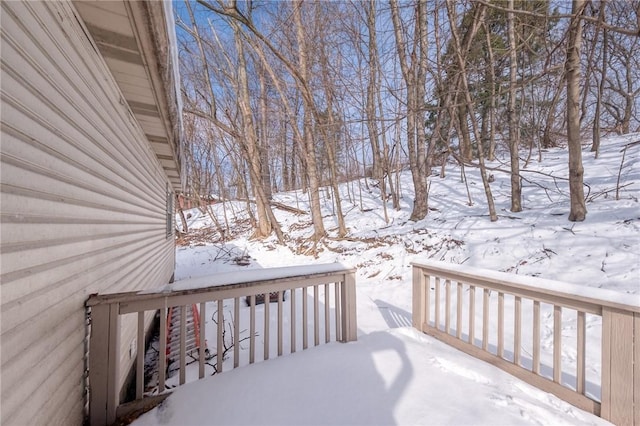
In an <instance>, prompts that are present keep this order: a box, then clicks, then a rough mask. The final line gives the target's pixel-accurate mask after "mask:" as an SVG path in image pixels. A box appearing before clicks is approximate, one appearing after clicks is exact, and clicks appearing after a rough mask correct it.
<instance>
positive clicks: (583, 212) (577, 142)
mask: <svg viewBox="0 0 640 426" xmlns="http://www.w3.org/2000/svg"><path fill="white" fill-rule="evenodd" d="M584 7H585V0H573V3H572V8H571V11H572V14H573V16H572V18H571V22H570V25H569V45H568V46H567V60H566V64H565V67H566V75H567V144H568V146H569V194H570V197H571V211H570V212H569V220H570V221H572V222H581V221H583V220H584V219H585V217H586V216H587V207H586V205H585V199H584V187H583V177H584V168H583V166H582V144H581V138H580V74H581V73H580V44H581V43H582V23H581V21H580V16H581V15H582V14H583V12H584Z"/></svg>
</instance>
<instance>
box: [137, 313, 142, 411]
mask: <svg viewBox="0 0 640 426" xmlns="http://www.w3.org/2000/svg"><path fill="white" fill-rule="evenodd" d="M143 393H144V311H140V312H138V339H137V342H136V399H141V398H142V395H143Z"/></svg>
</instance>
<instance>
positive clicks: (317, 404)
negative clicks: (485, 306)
mask: <svg viewBox="0 0 640 426" xmlns="http://www.w3.org/2000/svg"><path fill="white" fill-rule="evenodd" d="M638 140H640V134H633V135H626V136H622V137H615V138H608V139H605V140H603V141H602V147H601V152H600V155H599V158H598V159H595V158H594V155H593V153H590V152H589V151H588V150H587V149H585V151H584V152H583V162H584V169H585V178H584V180H585V184H586V185H587V186H586V187H585V196H586V199H587V210H588V214H587V218H586V220H585V221H584V222H580V223H573V222H569V221H568V220H567V216H568V213H569V190H568V181H567V180H566V179H567V176H568V170H567V153H566V150H564V149H561V148H557V149H551V150H548V151H545V152H543V153H542V155H543V161H542V162H541V163H536V162H531V163H530V164H528V165H527V166H526V167H522V175H523V178H524V179H523V191H522V192H523V207H524V210H523V211H522V212H520V213H513V212H510V211H509V209H510V200H509V196H510V186H509V185H510V184H509V179H510V176H509V174H508V173H504V172H501V171H498V170H494V171H492V172H491V173H492V174H493V175H494V178H495V181H494V182H493V183H492V184H491V188H492V191H493V196H494V201H495V205H496V209H497V210H498V214H499V220H498V221H497V222H490V221H489V217H488V211H487V207H486V199H485V196H484V192H483V188H482V184H481V181H480V179H479V176H478V171H477V170H475V169H472V168H470V167H467V168H466V169H465V170H466V182H468V185H465V180H464V179H461V176H462V173H461V170H460V168H459V167H457V166H456V165H454V164H450V165H448V166H447V175H446V177H445V178H440V177H438V176H436V175H434V176H432V177H431V178H430V192H429V206H430V212H429V214H428V215H427V217H426V218H425V219H423V220H421V221H418V222H412V221H409V220H408V217H409V215H410V213H411V207H412V205H411V203H412V201H411V200H412V199H413V192H412V187H411V176H410V174H409V173H408V172H403V173H402V174H401V176H400V183H401V185H400V186H401V195H402V198H401V209H400V210H399V211H395V210H393V209H392V208H391V205H390V203H389V204H388V215H389V222H388V223H387V222H385V219H384V215H383V210H382V207H381V206H382V205H381V201H380V198H381V197H380V192H379V189H378V188H375V187H373V186H371V181H369V182H368V183H369V185H368V186H367V185H365V181H364V180H362V181H359V182H358V181H355V182H349V183H345V184H342V185H341V187H340V190H341V199H342V205H343V210H344V212H345V218H346V224H347V228H348V230H349V235H348V237H347V238H346V239H337V238H335V236H336V233H337V223H336V222H335V216H334V214H333V207H332V204H331V199H330V198H328V197H327V195H326V194H325V193H324V191H323V196H324V199H323V201H324V205H323V216H324V217H325V226H326V228H327V230H328V233H329V238H327V239H325V240H324V242H323V243H322V244H320V245H318V246H313V244H312V243H311V242H310V241H309V239H308V238H309V236H310V235H311V234H312V232H313V231H312V227H311V218H310V216H308V215H294V214H292V213H290V212H287V211H283V210H281V209H275V210H274V212H275V214H276V216H277V217H278V220H279V222H280V223H281V224H282V228H283V232H284V233H285V235H286V236H287V241H286V245H280V244H278V243H277V241H276V240H275V237H271V238H269V239H267V240H265V241H256V240H251V239H250V238H249V235H250V232H249V230H247V229H246V227H244V228H243V227H242V226H240V225H235V226H232V227H231V234H232V236H231V237H230V238H228V239H227V241H225V242H222V241H221V240H220V235H219V234H218V233H217V231H216V230H215V229H214V228H213V226H212V222H211V219H210V217H209V215H208V214H205V213H204V212H201V211H200V210H198V209H193V210H191V211H190V212H189V213H190V215H191V217H190V219H189V222H190V223H189V226H190V229H192V230H194V231H195V234H198V235H202V238H200V240H199V241H196V240H193V239H192V240H191V243H190V244H189V245H188V246H182V247H179V248H178V249H177V253H176V258H177V268H176V279H177V280H181V279H196V278H197V277H202V276H207V275H211V274H219V273H223V272H231V273H233V272H234V271H239V270H243V271H246V270H251V269H256V270H258V269H262V268H271V267H282V266H293V265H309V264H316V263H333V262H340V263H343V264H346V265H350V266H353V267H356V268H357V278H356V279H357V309H358V333H359V341H358V342H356V343H352V344H346V345H340V344H330V345H327V346H323V347H319V348H314V349H313V350H309V351H305V352H304V353H300V354H298V353H297V354H295V355H293V356H286V357H283V358H279V359H276V360H271V361H269V362H268V363H261V364H259V365H253V366H251V367H246V368H245V367H243V368H240V369H237V370H234V371H231V372H229V373H224V374H222V375H218V376H216V377H213V378H211V379H209V380H204V381H200V382H198V383H194V384H189V385H187V386H186V387H184V388H181V389H179V390H178V391H176V393H175V395H173V396H171V397H170V398H169V399H168V400H167V401H166V402H165V403H164V405H163V406H162V407H159V408H156V409H155V410H154V411H152V412H151V413H149V414H148V415H147V416H146V417H144V418H143V419H140V420H139V421H140V422H142V421H144V422H145V423H144V424H154V423H171V424H179V423H182V424H188V423H194V424H198V423H201V424H202V423H210V424H228V423H229V424H230V423H245V424H268V423H287V422H289V420H287V419H291V421H290V423H291V424H298V423H300V424H305V423H306V424H309V423H314V424H323V423H333V424H346V423H348V424H351V423H355V424H357V423H369V424H370V423H376V424H389V423H393V424H415V423H422V424H425V423H427V424H447V423H448V424H462V423H473V424H478V423H493V424H495V423H508V424H512V423H529V422H534V423H536V422H537V423H542V424H556V423H567V422H568V423H575V424H583V423H584V422H587V423H589V422H596V421H598V419H596V418H595V417H593V416H587V415H586V414H584V413H582V412H580V410H577V409H575V408H573V407H571V406H569V405H567V404H564V403H562V402H560V401H559V400H557V399H556V398H554V397H551V396H549V395H548V394H546V393H544V392H540V391H537V390H534V389H532V388H530V387H528V386H527V385H525V384H524V383H522V382H520V381H518V380H516V379H514V378H513V377H511V376H509V375H505V374H504V373H502V372H500V371H498V370H495V369H494V368H493V367H489V366H487V365H486V364H483V363H481V362H479V361H477V360H474V359H472V358H471V357H468V356H466V355H463V354H461V353H459V352H457V351H455V350H453V349H451V348H448V347H447V346H446V345H443V344H441V343H438V342H436V341H435V340H433V339H430V338H428V337H427V336H422V335H419V334H418V333H415V332H413V331H411V330H409V329H406V328H403V327H407V326H410V324H411V322H410V317H411V267H410V263H411V262H425V261H433V260H435V261H444V262H448V263H454V264H462V265H465V266H473V267H480V268H483V269H488V270H493V271H502V272H508V273H511V274H518V275H523V276H535V277H541V278H545V279H548V280H554V281H562V282H565V283H569V284H574V285H577V286H581V287H582V288H584V294H583V295H589V294H594V293H597V292H594V291H592V290H593V289H595V288H601V289H606V290H609V291H613V292H616V293H617V294H619V296H612V298H613V299H618V298H623V299H624V300H626V302H627V303H629V304H634V305H639V304H640V208H639V207H640V204H639V201H638V200H639V198H640V161H639V160H640V145H638V144H636V145H634V146H630V147H629V148H628V149H627V152H626V157H625V161H624V163H622V162H621V160H622V154H621V150H622V149H623V148H624V147H625V145H627V144H629V143H631V142H634V141H638ZM488 166H489V167H492V168H497V169H501V170H508V166H507V165H504V164H501V163H500V162H499V161H496V162H493V163H488ZM438 171H439V170H438ZM434 172H435V170H434ZM616 195H617V196H616ZM274 198H275V199H276V201H279V202H281V203H284V204H287V205H290V206H293V207H297V208H300V209H302V210H304V209H306V208H307V206H308V202H307V199H306V196H305V194H303V193H301V192H300V191H298V192H289V193H279V194H276V195H275V196H274ZM469 198H470V199H471V203H469ZM224 205H225V207H226V209H227V217H228V218H230V219H233V220H236V221H238V222H234V223H241V222H242V220H245V219H246V214H245V213H243V212H242V208H243V207H244V205H243V204H241V203H237V202H226V203H225V204H224ZM222 206H223V205H222V204H217V205H214V206H212V209H211V210H212V213H213V214H215V215H217V218H218V221H219V222H220V223H223V224H224V215H223V210H222ZM305 251H308V252H313V254H314V255H313V256H308V255H303V254H299V253H301V252H305ZM238 258H243V259H249V260H250V262H249V265H246V266H239V265H238V262H236V261H235V260H237V259H238ZM245 263H246V262H243V263H242V264H245ZM191 282H193V281H191ZM176 285H177V286H180V285H181V284H179V281H178V282H177V284H176ZM589 288H591V290H590V289H589ZM573 290H575V287H573ZM578 292H580V291H579V290H578ZM210 312H213V310H211V311H210ZM257 317H258V318H260V314H259V313H257ZM542 318H543V319H542V324H541V335H542V336H543V337H542V339H543V340H542V342H541V346H542V350H543V354H542V357H543V362H544V360H545V359H548V357H549V356H550V354H551V351H552V348H553V337H552V333H551V331H552V330H553V315H543V316H542ZM526 319H527V317H526V315H525V317H524V320H525V321H526ZM587 323H588V324H587V327H588V330H587V340H588V341H587V349H588V357H591V358H590V359H589V363H588V369H587V370H588V371H587V380H588V381H590V382H592V383H595V384H596V385H597V384H598V383H599V376H600V369H601V366H600V360H599V353H598V351H599V347H600V346H599V344H600V343H599V339H600V335H599V332H597V330H598V329H599V327H600V318H599V317H596V316H588V318H587ZM525 324H526V323H525ZM258 327H259V326H258ZM575 327H576V322H575V320H571V319H567V320H564V319H563V338H566V339H569V340H571V339H575V335H576V328H575ZM210 328H214V327H210ZM390 328H392V329H393V328H398V330H393V331H385V330H389V329H390ZM209 339H210V341H211V338H209ZM589 348H592V349H589ZM523 350H526V348H523ZM545 351H546V352H545ZM562 357H563V363H567V364H569V365H573V364H575V349H574V348H570V347H567V348H565V347H564V346H563V351H562ZM341 359H345V360H350V362H352V364H350V365H349V366H344V365H342V364H341V362H340V360H341ZM358 360H366V362H364V361H363V362H358ZM333 371H336V372H339V373H337V374H333V373H330V372H333ZM398 378H400V379H398ZM396 379H398V380H396ZM307 381H310V383H311V384H312V386H310V387H309V388H308V389H307V388H304V387H303V386H302V384H303V383H305V382H307ZM290 382H291V383H290ZM375 382H380V383H378V385H380V386H377V388H378V390H380V392H382V393H375V395H374V392H373V391H374V390H375V389H376V386H373V384H372V383H375ZM358 384H360V385H361V386H358ZM296 385H299V386H296ZM382 385H384V386H382ZM256 386H257V387H259V389H256V390H255V392H254V391H253V388H254V387H256ZM288 386H293V388H292V389H289V388H288ZM190 389H193V390H190ZM288 389H289V390H288ZM336 389H337V390H336ZM258 390H259V391H258ZM370 390H371V393H369V391H370ZM287 392H290V393H291V394H298V393H299V395H300V396H301V397H300V399H292V400H289V399H288V398H289V394H287ZM332 392H338V393H339V394H343V392H344V394H345V395H351V396H357V395H359V393H360V392H364V394H363V396H362V398H358V397H356V400H357V401H361V403H362V404H364V405H363V407H365V408H362V407H360V408H356V409H354V410H353V411H348V412H347V411H345V412H344V413H342V409H343V407H344V404H338V403H337V402H335V400H333V399H332V398H333V396H332ZM384 392H387V393H386V396H384V395H385V393H384ZM265 393H266V395H265ZM592 393H593V394H594V395H596V396H597V395H598V394H599V389H595V390H593V392H592ZM201 394H204V395H206V396H203V395H201ZM237 395H250V396H251V398H249V399H244V398H239V397H237ZM202 398H205V399H204V401H205V402H203V405H202V406H200V404H199V403H197V402H196V401H199V400H201V399H202ZM387 399H389V401H388V402H385V401H386V400H387ZM188 401H192V402H188ZM369 402H370V404H369ZM218 403H220V405H217V404H218ZM334 403H335V404H336V405H335V407H340V408H339V409H329V408H330V407H332V404H334ZM214 404H215V405H214ZM359 404H360V403H359ZM182 406H184V407H183V408H180V407H182ZM211 407H223V408H222V409H221V410H219V409H212V408H211ZM256 407H257V408H256ZM322 407H327V410H324V409H322ZM366 407H369V408H366ZM185 408H186V410H185ZM498 408H499V409H498ZM255 410H257V411H258V413H255V412H254V411H255ZM325 411H327V412H328V414H322V413H324V412H325ZM214 412H215V413H214ZM163 413H164V414H163ZM197 413H200V414H197ZM291 413H293V414H291ZM376 413H377V414H376ZM498 414H500V415H503V416H504V417H498V418H496V417H491V416H495V415H498ZM254 415H255V416H254ZM369 415H371V416H373V417H376V416H380V417H376V418H378V419H379V421H375V420H373V417H369ZM182 416H186V417H182ZM218 416H219V417H218ZM288 416H292V417H288ZM332 416H333V417H332ZM336 416H343V417H336ZM234 419H237V420H234ZM360 419H361V420H360Z"/></svg>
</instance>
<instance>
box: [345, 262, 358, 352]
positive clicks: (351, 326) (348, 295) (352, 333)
mask: <svg viewBox="0 0 640 426" xmlns="http://www.w3.org/2000/svg"><path fill="white" fill-rule="evenodd" d="M341 288H342V298H341V299H342V300H341V302H342V341H343V342H345V343H346V342H354V341H356V340H358V324H357V321H356V275H355V273H353V272H349V273H346V274H345V275H344V282H343V283H342V286H341Z"/></svg>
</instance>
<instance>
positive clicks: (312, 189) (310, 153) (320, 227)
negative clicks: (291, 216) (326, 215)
mask: <svg viewBox="0 0 640 426" xmlns="http://www.w3.org/2000/svg"><path fill="white" fill-rule="evenodd" d="M301 8H302V0H296V1H295V2H294V4H293V22H294V25H295V29H296V41H297V42H298V63H299V74H300V78H301V79H302V81H304V82H307V81H308V59H307V46H306V40H305V36H304V27H303V26H302V15H301ZM307 98H309V99H307ZM303 99H304V113H303V131H302V137H303V145H304V149H305V160H306V161H305V162H306V170H307V177H308V178H309V193H310V194H309V198H310V204H311V219H312V221H313V230H314V232H313V239H314V240H315V241H319V240H320V239H321V238H323V237H324V236H325V235H326V231H325V229H324V222H323V221H322V211H321V209H320V194H319V184H318V172H317V167H316V154H315V144H314V141H313V126H312V122H311V109H313V108H314V106H313V98H311V97H310V95H309V94H306V96H303Z"/></svg>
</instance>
